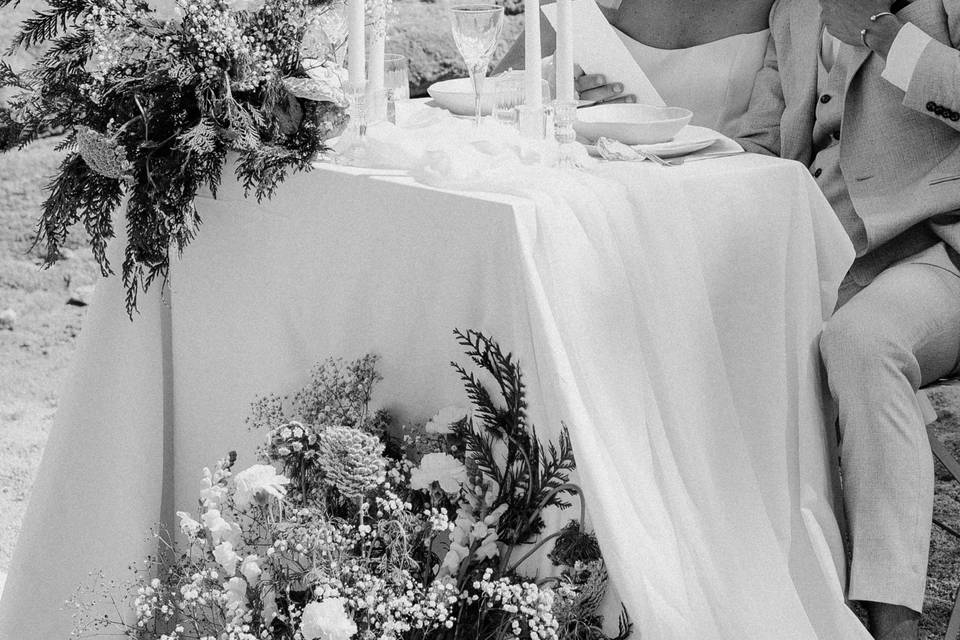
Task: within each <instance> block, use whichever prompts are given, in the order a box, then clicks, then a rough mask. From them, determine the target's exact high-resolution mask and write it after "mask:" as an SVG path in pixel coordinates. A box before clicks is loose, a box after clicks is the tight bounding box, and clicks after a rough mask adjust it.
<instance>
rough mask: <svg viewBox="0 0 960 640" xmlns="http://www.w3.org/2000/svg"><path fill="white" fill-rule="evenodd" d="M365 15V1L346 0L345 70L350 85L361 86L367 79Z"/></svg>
mask: <svg viewBox="0 0 960 640" xmlns="http://www.w3.org/2000/svg"><path fill="white" fill-rule="evenodd" d="M365 14H366V2H365V0H347V70H348V71H349V77H350V84H352V85H361V84H363V82H364V81H365V80H366V79H367V76H366V70H365V68H364V67H365V64H366V57H367V54H366V42H365V35H364V26H365V23H366V15H365Z"/></svg>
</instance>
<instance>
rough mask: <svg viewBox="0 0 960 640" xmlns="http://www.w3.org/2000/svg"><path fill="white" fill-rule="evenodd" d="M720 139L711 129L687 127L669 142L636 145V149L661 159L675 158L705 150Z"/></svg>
mask: <svg viewBox="0 0 960 640" xmlns="http://www.w3.org/2000/svg"><path fill="white" fill-rule="evenodd" d="M722 139H723V137H722V136H720V134H718V133H717V132H716V131H713V130H712V129H707V128H706V127H696V126H693V125H687V126H686V127H684V128H683V129H681V130H680V132H679V133H677V135H675V136H674V137H673V140H671V141H670V142H660V143H657V144H638V145H636V148H637V149H639V150H640V151H645V152H646V153H655V154H657V155H658V156H660V157H661V158H675V157H677V156H685V155H687V154H689V153H695V152H697V151H700V150H701V149H706V148H707V147H709V146H711V145H714V144H716V143H717V142H719V141H720V140H722Z"/></svg>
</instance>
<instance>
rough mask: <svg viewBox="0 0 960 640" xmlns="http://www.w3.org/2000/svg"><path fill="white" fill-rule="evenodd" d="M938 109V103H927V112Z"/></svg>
mask: <svg viewBox="0 0 960 640" xmlns="http://www.w3.org/2000/svg"><path fill="white" fill-rule="evenodd" d="M936 109H937V103H936V102H928V103H927V111H935V110H936Z"/></svg>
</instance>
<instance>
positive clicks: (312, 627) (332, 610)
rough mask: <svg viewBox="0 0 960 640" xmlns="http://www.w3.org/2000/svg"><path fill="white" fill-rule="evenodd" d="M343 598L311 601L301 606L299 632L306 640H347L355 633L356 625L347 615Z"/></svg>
mask: <svg viewBox="0 0 960 640" xmlns="http://www.w3.org/2000/svg"><path fill="white" fill-rule="evenodd" d="M343 602H344V601H343V598H328V599H327V600H324V601H323V602H311V603H310V604H308V605H307V606H306V607H304V608H303V614H302V615H301V617H300V632H301V633H302V634H303V637H304V638H305V639H306V640H317V638H320V639H321V640H349V639H350V638H352V637H353V636H354V635H355V634H356V633H357V625H356V624H355V623H354V621H353V618H351V617H350V616H349V615H347V611H346V609H344V606H343Z"/></svg>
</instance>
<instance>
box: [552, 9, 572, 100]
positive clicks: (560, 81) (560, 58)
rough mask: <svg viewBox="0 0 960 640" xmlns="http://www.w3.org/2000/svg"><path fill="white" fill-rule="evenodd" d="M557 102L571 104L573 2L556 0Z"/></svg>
mask: <svg viewBox="0 0 960 640" xmlns="http://www.w3.org/2000/svg"><path fill="white" fill-rule="evenodd" d="M554 62H555V66H556V70H557V100H558V101H561V102H572V101H573V100H574V99H575V96H576V94H575V93H574V87H573V0H557V53H556V57H555V61H554Z"/></svg>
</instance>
